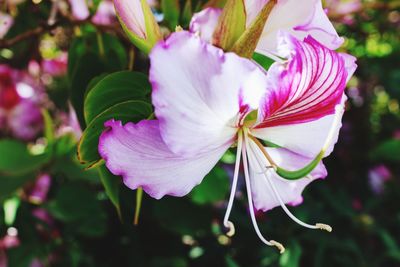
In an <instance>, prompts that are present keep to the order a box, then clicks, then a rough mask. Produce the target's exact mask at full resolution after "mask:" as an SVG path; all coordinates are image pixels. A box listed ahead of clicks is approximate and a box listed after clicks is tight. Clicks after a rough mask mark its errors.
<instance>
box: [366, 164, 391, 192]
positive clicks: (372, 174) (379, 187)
mask: <svg viewBox="0 0 400 267" xmlns="http://www.w3.org/2000/svg"><path fill="white" fill-rule="evenodd" d="M391 178H392V174H391V172H390V170H389V169H388V168H387V167H386V166H385V165H378V166H376V167H374V168H372V169H371V170H369V172H368V181H369V185H370V187H371V189H372V191H373V192H374V193H375V194H376V195H381V194H382V193H383V191H384V189H385V183H386V182H387V181H389V180H390V179H391Z"/></svg>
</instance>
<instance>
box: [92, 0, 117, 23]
mask: <svg viewBox="0 0 400 267" xmlns="http://www.w3.org/2000/svg"><path fill="white" fill-rule="evenodd" d="M92 21H93V22H94V23H96V24H100V25H109V24H113V23H116V22H117V21H118V20H117V16H116V14H115V9H114V4H113V2H112V1H108V0H105V1H102V2H101V3H100V5H99V7H98V8H97V12H96V14H95V15H94V16H93V18H92Z"/></svg>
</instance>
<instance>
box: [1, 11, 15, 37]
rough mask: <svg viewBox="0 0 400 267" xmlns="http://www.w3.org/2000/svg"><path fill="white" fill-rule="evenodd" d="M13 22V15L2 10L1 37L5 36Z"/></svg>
mask: <svg viewBox="0 0 400 267" xmlns="http://www.w3.org/2000/svg"><path fill="white" fill-rule="evenodd" d="M13 23H14V19H13V17H11V16H10V15H9V14H7V13H3V12H0V39H3V38H4V36H5V35H6V34H7V32H8V30H9V29H10V28H11V26H12V25H13Z"/></svg>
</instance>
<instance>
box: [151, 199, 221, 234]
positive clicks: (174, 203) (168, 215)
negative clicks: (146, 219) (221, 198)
mask: <svg viewBox="0 0 400 267" xmlns="http://www.w3.org/2000/svg"><path fill="white" fill-rule="evenodd" d="M153 214H154V217H155V218H156V219H157V220H158V222H159V223H160V224H161V225H162V226H163V227H165V229H168V230H169V231H173V232H175V233H178V234H181V235H185V234H188V235H195V234H196V233H199V232H201V231H209V230H208V229H209V228H210V225H211V221H212V216H213V215H212V213H211V211H210V209H209V208H207V207H205V206H198V205H194V204H193V203H191V202H190V201H185V200H183V199H181V198H172V197H163V198H162V199H161V200H159V201H157V203H156V204H155V205H154V209H153ZM182 214H184V216H182Z"/></svg>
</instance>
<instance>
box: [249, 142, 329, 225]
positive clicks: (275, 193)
mask: <svg viewBox="0 0 400 267" xmlns="http://www.w3.org/2000/svg"><path fill="white" fill-rule="evenodd" d="M250 149H251V150H253V153H254V154H255V155H256V157H255V158H256V160H257V162H258V165H259V166H260V167H262V166H263V165H264V164H263V163H262V162H260V158H259V157H258V156H257V153H256V151H254V149H256V148H254V149H253V147H252V146H250ZM260 151H262V150H261V149H260ZM243 160H244V159H243ZM267 170H270V169H267ZM264 178H265V180H266V181H267V182H268V184H269V185H270V186H271V188H272V191H273V192H274V195H275V197H276V199H277V200H278V201H279V204H280V206H281V207H282V209H283V210H284V211H285V213H286V214H287V215H288V216H289V218H290V219H292V220H293V221H294V222H296V223H297V224H299V225H301V226H303V227H306V228H309V229H320V230H325V231H327V232H332V227H331V226H330V225H327V224H323V223H316V224H315V225H311V224H308V223H305V222H303V221H301V220H300V219H299V218H297V217H296V216H295V215H294V214H293V213H291V212H290V210H289V209H288V208H287V207H286V205H285V203H284V202H283V200H282V198H281V196H280V195H279V192H278V190H277V189H276V187H275V185H274V183H273V182H272V181H271V179H269V178H268V176H267V174H266V173H265V176H264Z"/></svg>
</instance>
